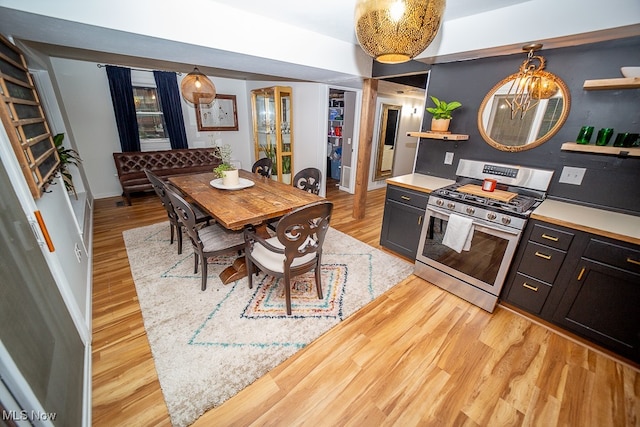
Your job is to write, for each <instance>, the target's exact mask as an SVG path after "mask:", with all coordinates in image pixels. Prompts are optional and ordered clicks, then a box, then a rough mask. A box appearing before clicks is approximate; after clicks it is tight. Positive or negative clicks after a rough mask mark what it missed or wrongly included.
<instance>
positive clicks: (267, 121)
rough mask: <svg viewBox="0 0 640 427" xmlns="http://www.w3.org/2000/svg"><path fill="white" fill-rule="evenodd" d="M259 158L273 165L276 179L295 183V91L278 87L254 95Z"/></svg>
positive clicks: (257, 156)
mask: <svg viewBox="0 0 640 427" xmlns="http://www.w3.org/2000/svg"><path fill="white" fill-rule="evenodd" d="M251 94H252V97H251V101H252V108H253V135H254V152H255V159H254V160H258V159H260V158H263V157H268V158H270V159H271V161H272V162H273V166H272V176H271V177H272V179H274V180H277V181H280V182H284V183H286V184H290V183H291V173H292V171H293V131H292V117H291V115H292V107H291V98H292V96H291V88H290V87H285V86H275V87H269V88H264V89H256V90H253V91H252V92H251Z"/></svg>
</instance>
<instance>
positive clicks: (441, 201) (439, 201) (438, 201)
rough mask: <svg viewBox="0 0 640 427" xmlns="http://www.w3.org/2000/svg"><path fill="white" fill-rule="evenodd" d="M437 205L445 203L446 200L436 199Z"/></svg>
mask: <svg viewBox="0 0 640 427" xmlns="http://www.w3.org/2000/svg"><path fill="white" fill-rule="evenodd" d="M436 205H438V206H442V205H444V200H442V199H438V200H436Z"/></svg>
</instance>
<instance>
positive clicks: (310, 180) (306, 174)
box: [293, 168, 322, 194]
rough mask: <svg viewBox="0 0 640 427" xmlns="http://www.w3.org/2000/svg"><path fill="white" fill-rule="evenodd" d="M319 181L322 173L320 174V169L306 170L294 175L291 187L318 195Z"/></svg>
mask: <svg viewBox="0 0 640 427" xmlns="http://www.w3.org/2000/svg"><path fill="white" fill-rule="evenodd" d="M321 179H322V172H320V169H316V168H306V169H302V170H301V171H300V172H298V173H296V174H295V176H294V177H293V186H294V187H297V188H299V189H301V190H304V191H306V192H308V193H313V194H318V193H320V180H321Z"/></svg>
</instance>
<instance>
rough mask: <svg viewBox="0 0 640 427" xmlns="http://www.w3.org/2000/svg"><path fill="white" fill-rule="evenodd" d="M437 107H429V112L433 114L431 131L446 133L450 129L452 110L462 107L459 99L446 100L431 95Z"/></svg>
mask: <svg viewBox="0 0 640 427" xmlns="http://www.w3.org/2000/svg"><path fill="white" fill-rule="evenodd" d="M430 98H431V100H432V101H433V103H434V104H435V107H427V108H426V110H427V112H428V113H430V114H432V115H433V118H432V119H431V132H440V133H445V132H448V131H449V123H450V122H451V112H452V111H453V110H455V109H457V108H460V107H462V104H461V103H459V102H458V101H451V102H445V101H441V100H439V99H438V98H436V97H435V96H431V97H430Z"/></svg>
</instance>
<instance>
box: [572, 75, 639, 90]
mask: <svg viewBox="0 0 640 427" xmlns="http://www.w3.org/2000/svg"><path fill="white" fill-rule="evenodd" d="M582 87H583V88H584V89H585V90H607V89H638V88H640V77H625V78H619V79H599V80H585V81H584V85H583V86H582Z"/></svg>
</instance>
